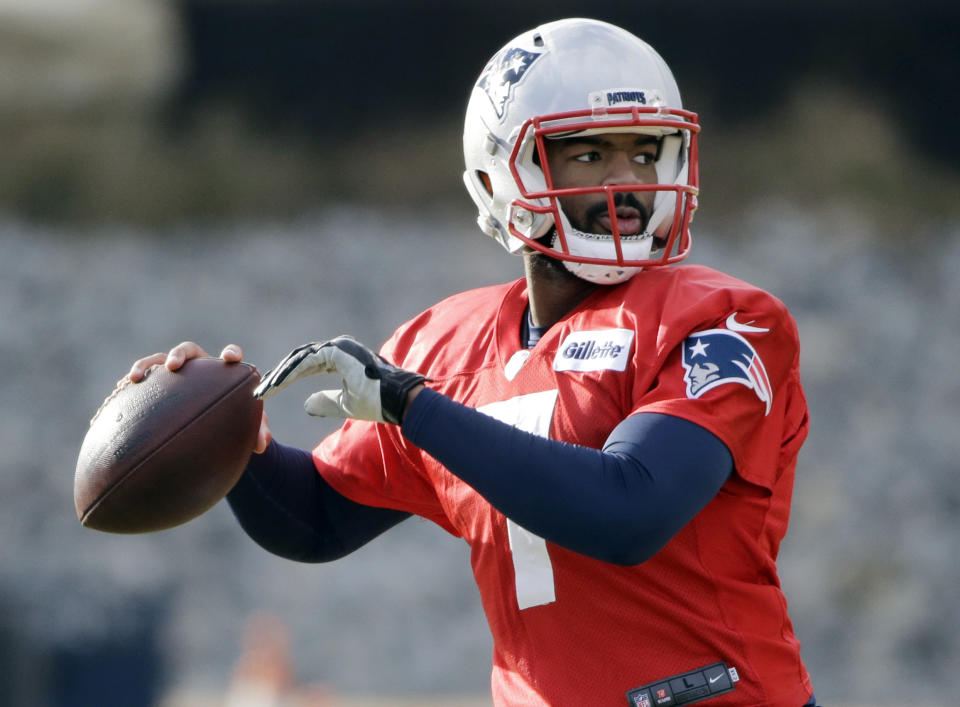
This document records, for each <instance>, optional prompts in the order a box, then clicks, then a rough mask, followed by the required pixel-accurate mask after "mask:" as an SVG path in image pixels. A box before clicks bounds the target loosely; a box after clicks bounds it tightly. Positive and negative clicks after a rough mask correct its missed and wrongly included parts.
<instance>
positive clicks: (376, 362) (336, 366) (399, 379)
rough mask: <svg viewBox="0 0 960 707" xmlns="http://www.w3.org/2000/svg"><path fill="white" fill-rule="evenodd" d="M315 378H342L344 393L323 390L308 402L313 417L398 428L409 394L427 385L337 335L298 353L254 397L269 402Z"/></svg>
mask: <svg viewBox="0 0 960 707" xmlns="http://www.w3.org/2000/svg"><path fill="white" fill-rule="evenodd" d="M316 373H337V374H339V375H340V377H341V378H342V379H343V382H342V384H341V387H340V389H339V390H321V391H319V392H317V393H314V394H313V395H311V396H310V397H309V398H307V400H306V402H305V403H304V405H303V407H304V409H305V410H306V411H307V413H308V414H310V415H313V416H315V417H350V418H355V419H358V420H372V421H373V422H391V423H393V424H395V425H398V424H400V422H401V421H402V420H403V412H404V409H405V408H406V406H407V394H408V393H409V392H410V390H411V389H413V388H415V387H416V386H418V385H420V384H421V383H423V382H424V381H425V380H426V378H425V377H424V376H421V375H420V374H419V373H413V372H411V371H405V370H403V369H401V368H397V367H396V366H393V365H391V364H390V363H387V361H386V360H385V359H383V358H382V357H381V356H378V355H377V354H376V353H374V352H373V351H371V350H370V349H368V348H367V347H366V346H364V345H363V344H361V343H360V342H359V341H357V340H356V339H353V338H351V337H349V336H338V337H337V338H336V339H331V340H330V341H323V342H316V341H314V342H311V343H309V344H304V345H303V346H298V347H297V348H295V349H294V350H293V351H291V352H290V353H288V354H287V355H286V356H285V357H284V358H283V359H282V360H281V361H280V363H278V364H277V365H276V366H274V367H273V368H272V369H271V370H269V371H268V372H267V373H265V374H264V376H263V380H261V381H260V385H258V386H257V388H256V390H254V391H253V394H254V396H256V397H258V398H269V397H270V396H271V395H273V394H274V393H277V392H279V391H281V390H283V389H284V388H286V387H287V386H288V385H290V384H291V383H293V382H294V381H298V380H300V379H301V378H304V377H306V376H312V375H314V374H316Z"/></svg>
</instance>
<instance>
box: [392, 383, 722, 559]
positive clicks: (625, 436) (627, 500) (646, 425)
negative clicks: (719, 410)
mask: <svg viewBox="0 0 960 707" xmlns="http://www.w3.org/2000/svg"><path fill="white" fill-rule="evenodd" d="M402 429H403V434H404V436H405V437H406V438H407V439H409V440H410V441H411V442H413V443H414V444H415V445H417V446H418V447H420V448H421V449H423V450H424V451H426V452H428V453H429V454H430V455H431V456H433V457H434V458H435V459H436V460H437V461H439V462H440V463H441V464H443V465H444V466H445V467H447V469H449V470H450V471H451V472H452V473H454V474H455V475H457V476H458V477H460V478H461V479H463V480H464V481H466V482H467V483H468V484H470V486H472V487H473V488H474V489H476V491H477V492H478V493H480V495H481V496H483V497H484V498H486V499H487V500H488V501H489V502H490V503H491V504H492V505H493V506H494V507H495V508H497V510H499V511H500V512H501V513H503V514H504V515H505V516H507V517H508V518H510V519H511V520H513V521H514V522H516V523H518V524H519V525H521V526H522V527H524V528H526V529H527V530H529V531H531V532H533V533H536V534H537V535H539V536H540V537H542V538H545V539H547V540H550V541H551V542H554V543H556V544H558V545H560V546H562V547H565V548H567V549H570V550H574V551H576V552H579V553H581V554H584V555H588V556H590V557H594V558H596V559H600V560H605V561H607V562H613V563H616V564H622V565H635V564H639V563H641V562H643V561H645V560H647V559H649V558H651V557H653V555H655V554H656V553H657V552H658V551H659V550H660V549H661V548H662V547H663V546H664V545H666V543H667V542H668V541H669V540H670V538H672V537H673V536H674V535H675V534H676V533H677V532H679V531H680V529H681V528H683V526H684V525H686V524H687V523H688V522H689V521H690V520H691V519H692V518H693V516H695V515H696V514H697V513H698V512H699V511H700V510H701V509H702V508H703V507H704V506H705V505H706V504H707V503H709V501H710V500H711V499H712V498H713V497H714V496H715V495H716V493H717V492H718V491H719V490H720V487H721V486H723V484H724V482H725V481H726V480H727V478H728V477H729V476H730V473H731V472H732V470H733V460H732V457H731V456H730V452H729V451H728V450H727V448H726V446H725V445H724V444H723V442H721V441H720V440H719V439H718V438H717V437H715V436H714V435H713V434H712V433H710V432H708V431H707V430H705V429H704V428H702V427H700V426H699V425H696V424H694V423H692V422H688V421H686V420H683V419H681V418H678V417H671V416H669V415H661V414H655V413H639V414H636V415H631V416H630V417H628V418H627V419H626V420H624V421H623V422H621V423H620V424H619V425H618V426H617V427H616V428H615V429H614V430H613V432H612V433H611V434H610V436H609V438H608V439H607V441H606V443H605V444H604V447H603V449H602V450H599V449H590V448H587V447H580V446H576V445H572V444H567V443H564V442H557V441H555V440H550V439H546V438H543V437H539V436H537V435H534V434H531V433H528V432H524V431H522V430H518V429H516V428H514V427H511V426H510V425H507V424H505V423H502V422H500V421H498V420H495V419H494V418H492V417H489V416H488V415H485V414H483V413H481V412H478V411H477V410H475V409H473V408H470V407H466V406H464V405H461V404H459V403H456V402H454V401H453V400H450V399H449V398H447V397H445V396H443V395H440V394H439V393H436V392H434V391H432V390H429V389H424V390H423V391H422V392H421V393H420V394H419V395H418V396H417V397H416V399H415V400H414V401H413V403H412V404H411V405H410V407H409V408H408V409H407V412H406V416H405V418H404V421H403V428H402Z"/></svg>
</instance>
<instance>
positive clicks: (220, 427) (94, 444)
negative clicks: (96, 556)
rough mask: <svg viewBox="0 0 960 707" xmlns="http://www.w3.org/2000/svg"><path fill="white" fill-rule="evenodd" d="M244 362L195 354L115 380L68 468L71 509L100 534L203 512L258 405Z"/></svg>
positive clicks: (238, 470) (242, 450) (251, 432)
mask: <svg viewBox="0 0 960 707" xmlns="http://www.w3.org/2000/svg"><path fill="white" fill-rule="evenodd" d="M259 382H260V374H259V373H258V372H257V369H256V368H255V367H253V366H251V365H250V364H248V363H226V362H224V361H222V360H221V359H218V358H196V359H192V360H190V361H187V362H186V363H185V364H184V365H183V366H182V367H181V368H180V369H179V370H177V371H172V372H171V371H168V370H167V369H166V368H165V367H163V366H153V367H152V368H151V369H150V370H149V372H148V373H147V376H146V378H144V379H143V380H142V381H140V382H139V383H130V382H129V381H124V382H122V383H121V384H120V385H118V387H117V389H116V390H114V391H113V393H111V394H110V396H109V397H108V398H107V399H106V400H105V401H104V402H103V405H101V406H100V409H99V410H98V411H97V412H96V414H95V415H94V417H93V419H92V420H91V421H90V428H89V429H88V430H87V434H86V436H85V437H84V439H83V444H82V446H81V447H80V456H79V459H78V460H77V469H76V474H75V476H74V484H73V500H74V504H75V505H76V508H77V517H78V518H79V519H80V522H81V523H82V524H83V525H84V526H86V527H87V528H94V529H96V530H102V531H104V532H108V533H148V532H152V531H155V530H163V529H165V528H172V527H173V526H176V525H180V524H181V523H186V522H187V521H188V520H191V519H193V518H196V517H197V516H198V515H200V514H201V513H203V512H204V511H206V510H208V509H209V508H210V507H211V506H213V505H214V504H216V503H217V502H218V501H219V500H220V499H222V498H223V497H224V496H226V494H227V492H228V491H229V490H230V489H231V488H232V487H233V485H234V484H235V483H236V482H237V480H238V479H239V478H240V476H241V474H242V473H243V470H244V468H245V466H246V463H247V460H248V459H249V457H250V454H251V452H252V451H253V447H254V444H255V443H256V439H257V431H258V429H259V427H260V416H261V412H262V410H263V403H262V402H261V401H260V400H257V399H256V398H254V397H253V389H254V388H255V387H256V386H257V383H259Z"/></svg>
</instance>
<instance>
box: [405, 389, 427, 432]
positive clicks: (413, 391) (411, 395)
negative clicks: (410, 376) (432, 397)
mask: <svg viewBox="0 0 960 707" xmlns="http://www.w3.org/2000/svg"><path fill="white" fill-rule="evenodd" d="M424 387H425V386H424V385H423V383H420V384H418V385H416V386H414V387H413V388H411V389H410V392H408V393H407V404H406V405H404V406H403V417H404V418H405V417H406V416H407V410H409V409H410V406H411V405H412V404H413V401H414V399H415V398H416V397H417V396H418V395H420V391H422V390H423V389H424ZM400 422H401V423H402V422H403V420H402V419H401V420H400Z"/></svg>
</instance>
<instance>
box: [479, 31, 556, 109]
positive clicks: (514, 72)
mask: <svg viewBox="0 0 960 707" xmlns="http://www.w3.org/2000/svg"><path fill="white" fill-rule="evenodd" d="M539 57H540V53H538V52H528V51H527V50H526V49H521V48H520V47H512V48H509V49H504V50H503V51H502V52H500V53H499V54H497V55H496V56H495V57H493V59H491V60H490V63H489V64H487V67H486V68H485V69H484V70H483V74H481V76H480V80H479V81H477V87H478V88H481V89H483V90H484V91H485V92H486V94H487V97H488V98H489V99H490V102H491V103H492V104H493V108H494V110H495V111H497V117H498V118H502V117H503V113H504V109H505V108H506V105H507V101H509V100H510V97H511V94H512V93H513V87H514V86H515V85H516V84H517V83H519V82H520V80H521V79H522V78H523V75H524V74H526V73H527V70H528V69H529V68H530V66H531V65H532V64H533V62H534V61H536V60H537V59H538V58H539Z"/></svg>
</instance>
